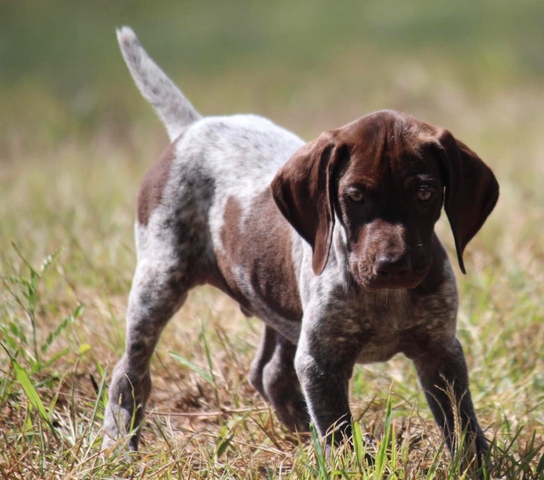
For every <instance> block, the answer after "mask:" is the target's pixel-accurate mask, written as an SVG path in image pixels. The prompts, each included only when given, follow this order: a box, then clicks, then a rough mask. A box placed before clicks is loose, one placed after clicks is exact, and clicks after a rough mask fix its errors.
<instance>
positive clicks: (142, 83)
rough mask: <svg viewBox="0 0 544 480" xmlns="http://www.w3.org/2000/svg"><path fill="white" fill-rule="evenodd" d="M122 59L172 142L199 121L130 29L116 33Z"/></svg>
mask: <svg viewBox="0 0 544 480" xmlns="http://www.w3.org/2000/svg"><path fill="white" fill-rule="evenodd" d="M117 40H118V41H119V46H120V47H121V52H122V53H123V58H124V59H125V62H126V64H127V66H128V69H129V70H130V73H131V75H132V78H133V79H134V82H135V83H136V86H137V87H138V89H139V90H140V92H141V94H142V95H143V96H144V98H145V99H146V100H148V101H149V102H150V103H151V105H153V107H154V108H155V111H156V112H157V114H158V115H159V118H160V119H161V120H162V122H163V123H164V125H165V126H166V130H167V131H168V136H169V137H170V140H172V141H174V140H175V139H176V138H177V137H178V136H179V134H180V133H181V132H182V130H183V129H184V128H185V127H187V126H188V125H190V124H191V123H194V122H196V121H197V120H198V119H200V118H202V117H201V115H200V114H199V113H198V112H197V111H196V110H195V108H194V107H193V106H192V105H191V102H189V100H187V99H186V98H185V96H184V95H183V93H181V91H180V90H179V88H178V87H176V85H175V84H174V82H172V80H170V79H169V78H168V77H167V76H166V74H165V73H164V72H163V71H162V70H161V69H160V68H159V67H158V66H157V64H156V63H155V62H154V61H153V60H151V58H150V57H149V55H148V54H147V52H146V51H145V50H144V48H143V47H142V45H141V44H140V42H139V41H138V38H136V35H135V34H134V32H133V31H132V29H131V28H129V27H122V28H120V29H118V30H117Z"/></svg>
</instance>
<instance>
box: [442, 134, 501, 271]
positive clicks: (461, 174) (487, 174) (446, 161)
mask: <svg viewBox="0 0 544 480" xmlns="http://www.w3.org/2000/svg"><path fill="white" fill-rule="evenodd" d="M438 141H439V143H440V145H441V146H442V149H443V151H442V153H443V155H442V157H443V158H442V163H443V167H444V171H445V174H446V200H445V205H444V209H445V210H446V214H447V216H448V220H449V221H450V225H451V229H452V231H453V238H454V239H455V248H456V250H457V259H458V261H459V267H460V268H461V271H462V272H463V273H466V271H465V265H464V263H463V251H464V250H465V247H466V246H467V244H468V242H470V240H471V239H472V238H473V237H474V235H476V233H478V230H480V228H481V227H482V225H483V224H484V222H485V220H486V218H487V217H488V215H489V214H490V213H491V212H492V211H493V208H494V207H495V204H496V203H497V200H498V198H499V184H498V182H497V179H496V178H495V175H493V172H492V171H491V169H490V168H489V167H488V166H487V165H486V164H485V163H484V162H483V161H482V160H480V158H479V157H478V155H476V154H475V153H474V152H473V151H472V150H471V149H470V148H468V147H467V146H466V145H465V144H464V143H463V142H460V141H458V140H456V139H455V138H454V137H453V135H452V134H451V133H450V132H448V131H447V130H443V131H442V132H441V134H440V135H439V139H438Z"/></svg>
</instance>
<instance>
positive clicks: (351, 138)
mask: <svg viewBox="0 0 544 480" xmlns="http://www.w3.org/2000/svg"><path fill="white" fill-rule="evenodd" d="M272 192H273V195H274V199H275V201H276V204H277V205H278V207H279V209H280V211H281V212H282V214H283V215H284V216H285V218H286V219H287V220H288V221H289V223H290V224H291V225H292V226H293V227H294V228H295V229H296V231H297V232H298V233H299V234H300V235H301V236H302V238H304V239H305V240H306V241H307V242H308V243H309V244H310V245H311V247H312V249H313V269H314V272H315V273H316V274H317V275H319V274H321V272H322V271H323V269H324V268H325V266H326V264H327V259H328V256H329V251H330V247H331V241H332V232H333V227H334V224H335V221H339V222H340V223H341V224H342V227H343V228H344V230H345V237H346V238H347V255H348V261H349V266H350V270H351V273H352V275H353V277H354V278H355V280H356V281H357V282H358V283H359V284H360V285H362V286H363V287H364V288H366V289H368V290H375V289H380V288H414V287H416V286H417V285H419V283H421V281H422V280H423V278H425V276H426V275H427V273H428V271H429V268H430V266H431V263H432V258H431V252H432V249H431V242H432V237H433V230H434V224H435V223H436V221H437V220H438V218H439V216H440V210H441V208H442V205H444V208H445V211H446V214H447V216H448V219H449V221H450V225H451V228H452V231H453V236H454V239H455V246H456V249H457V258H458V260H459V266H460V267H461V270H462V271H463V272H465V268H464V265H463V251H464V249H465V247H466V245H467V243H468V242H469V241H470V240H471V239H472V237H474V235H475V234H476V233H477V232H478V230H479V229H480V228H481V226H482V225H483V223H484V221H485V220H486V218H487V216H488V215H489V214H490V213H491V211H492V210H493V208H494V206H495V204H496V202H497V199H498V196H499V186H498V183H497V180H496V179H495V176H494V175H493V172H492V171H491V170H490V169H489V168H488V167H487V166H486V165H485V164H484V163H483V162H482V160H480V158H478V156H477V155H476V154H475V153H474V152H473V151H472V150H470V149H469V148H468V147H467V146H466V145H464V144H463V143H461V142H459V141H458V140H456V139H455V138H454V137H453V136H452V135H451V134H450V133H449V132H448V131H447V130H443V129H439V128H436V127H433V126H431V125H429V124H427V123H424V122H421V121H419V120H416V119H415V118H413V117H410V116H408V115H405V114H402V113H399V112H394V111H381V112H376V113H373V114H370V115H367V116H365V117H363V118H361V119H359V120H356V121H355V122H353V123H350V124H348V125H346V126H344V127H342V128H339V129H337V130H332V131H330V132H325V133H323V134H322V135H321V136H320V137H319V138H318V139H317V140H314V141H312V142H309V143H308V144H306V145H305V146H303V147H302V148H300V149H299V150H298V151H297V152H296V153H295V154H294V155H293V157H292V158H291V159H290V160H289V161H288V162H287V163H286V164H285V165H284V166H283V167H282V168H281V169H280V171H279V172H278V173H277V175H276V177H275V178H274V180H273V182H272Z"/></svg>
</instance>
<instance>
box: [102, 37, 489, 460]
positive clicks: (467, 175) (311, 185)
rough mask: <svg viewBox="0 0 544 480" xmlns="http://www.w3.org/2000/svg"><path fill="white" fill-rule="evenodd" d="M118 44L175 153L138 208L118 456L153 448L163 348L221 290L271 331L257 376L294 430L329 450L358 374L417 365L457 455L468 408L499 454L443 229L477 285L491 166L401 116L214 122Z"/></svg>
mask: <svg viewBox="0 0 544 480" xmlns="http://www.w3.org/2000/svg"><path fill="white" fill-rule="evenodd" d="M118 39H119V43H120V45H121V50H122V52H123V56H124V58H125V61H126V63H127V65H128V67H129V69H130V72H131V74H132V76H133V77H134V80H135V82H136V84H137V86H138V87H139V89H140V91H141V93H142V94H143V96H144V97H145V98H146V99H147V100H149V101H150V102H151V103H152V104H153V106H154V107H155V109H156V111H157V113H158V114H159V116H160V118H161V119H162V121H163V122H164V124H165V125H166V128H167V130H168V133H169V136H170V138H171V140H172V143H171V145H170V146H169V147H168V148H167V150H166V151H165V153H164V154H163V156H162V157H161V159H160V160H159V161H158V163H157V164H156V165H155V166H153V167H152V168H151V170H150V171H149V173H148V174H147V176H146V178H145V180H144V182H143V184H142V187H141V190H140V193H139V197H138V209H137V222H136V245H137V254H138V264H137V268H136V273H135V276H134V281H133V285H132V290H131V292H130V298H129V305H128V311H127V337H126V352H125V354H124V356H123V358H122V359H121V361H120V362H119V363H118V364H117V366H116V368H115V370H114V373H113V379H112V383H111V387H110V393H109V395H110V396H109V398H110V400H109V405H108V407H107V410H106V419H105V431H106V436H105V440H104V443H105V445H109V444H111V443H112V442H113V441H114V440H115V439H116V438H117V437H118V436H119V435H120V434H122V433H125V432H129V430H130V429H131V428H133V429H134V430H133V432H132V436H131V439H130V443H129V445H130V448H131V449H134V450H136V449H137V448H138V442H139V435H140V430H139V428H138V427H139V425H140V423H141V421H142V419H143V416H144V410H145V404H146V401H147V399H148V397H149V394H150V391H151V379H150V374H149V362H150V359H151V356H152V354H153V351H154V349H155V346H156V344H157V341H158V340H159V337H160V334H161V332H162V330H163V328H164V326H165V325H166V323H167V322H168V320H169V319H170V318H171V317H172V315H173V314H174V313H175V312H176V310H178V309H179V308H180V307H181V306H182V304H183V302H184V300H185V298H186V296H187V292H188V291H189V290H190V289H191V288H193V287H195V286H197V285H202V284H210V285H213V286H215V287H217V288H219V289H220V290H222V291H223V292H225V293H226V294H227V295H229V296H230V297H231V298H233V299H234V300H235V301H237V302H238V303H239V304H240V306H241V308H242V310H243V312H244V313H246V314H247V315H254V316H256V317H259V318H260V319H262V320H263V321H264V322H265V331H264V335H263V339H262V342H261V345H260V347H259V351H258V353H257V356H256V358H255V360H254V362H253V364H252V366H251V372H250V380H251V383H252V385H253V386H254V387H255V388H256V389H257V390H258V391H259V392H260V394H261V395H262V396H263V398H264V399H266V400H267V401H268V402H270V403H271V404H272V405H273V406H274V409H275V411H276V412H277V415H278V417H279V418H280V419H281V421H282V422H283V423H284V424H285V425H286V426H287V427H289V428H290V429H293V430H299V431H304V430H307V429H308V428H309V423H310V422H313V423H314V424H315V426H316V428H317V430H318V431H319V433H320V434H321V435H322V436H325V435H327V433H328V432H329V431H330V430H331V428H333V427H334V428H336V431H337V432H340V433H341V434H342V435H338V434H337V435H336V438H337V439H338V438H339V437H342V436H347V437H349V436H350V433H351V432H350V428H351V426H350V420H351V414H350V409H349V402H348V383H349V380H350V377H351V375H352V372H353V368H354V365H355V364H356V363H370V362H383V361H386V360H388V359H390V358H391V357H392V356H393V355H395V354H397V353H404V355H406V356H407V357H408V358H409V359H411V360H412V361H413V363H414V365H415V367H416V369H417V373H418V375H419V379H420V382H421V385H422V387H423V389H424V391H425V394H426V396H427V400H428V402H429V405H430V407H431V410H432V412H433V414H434V417H435V419H436V422H437V423H438V425H439V426H440V428H441V429H442V430H443V432H444V435H445V438H446V441H447V443H448V446H449V447H450V449H452V448H455V438H454V423H455V416H454V411H455V409H456V408H458V409H459V412H460V416H459V418H460V420H461V428H463V429H465V430H466V431H467V432H468V434H469V435H470V436H471V438H472V440H473V442H474V446H475V447H476V449H477V451H478V452H479V454H482V453H483V452H485V450H486V449H487V442H486V440H485V438H484V434H483V433H482V430H481V428H480V426H479V425H478V422H477V420H476V416H475V414H474V408H473V405H472V401H471V396H470V392H469V381H468V374H467V367H466V363H465V358H464V355H463V350H462V348H461V345H460V343H459V341H458V340H457V339H456V333H455V331H456V316H457V303H458V302H457V289H456V283H455V278H454V274H453V272H452V268H451V266H450V262H449V260H448V257H447V255H446V252H445V250H444V247H443V246H442V244H441V243H440V240H439V239H438V238H437V236H436V235H435V233H434V224H435V222H436V221H437V220H438V218H439V216H440V211H441V208H442V206H443V205H444V208H445V211H446V214H447V216H448V219H449V221H450V224H451V228H452V231H453V235H454V238H455V245H456V248H457V258H458V261H459V265H460V267H461V270H463V271H464V266H463V258H462V255H463V250H464V249H465V246H466V245H467V243H468V242H469V241H470V240H471V239H472V237H473V236H474V235H475V234H476V233H477V232H478V230H479V229H480V228H481V226H482V225H483V223H484V221H485V220H486V218H487V216H488V215H489V214H490V213H491V211H492V210H493V207H494V206H495V203H496V202H497V199H498V194H499V188H498V184H497V181H496V179H495V177H494V176H493V173H492V172H491V170H490V169H489V168H488V167H487V166H486V165H485V164H484V163H483V162H482V161H481V160H480V159H479V158H478V156H477V155H476V154H475V153H474V152H472V151H471V150H470V149H469V148H468V147H467V146H466V145H464V144H463V143H461V142H459V141H458V140H456V139H455V138H454V137H453V136H452V135H451V134H450V133H449V132H448V131H447V130H443V129H440V128H436V127H433V126H431V125H429V124H427V123H424V122H421V121H419V120H416V119H415V118H413V117H410V116H408V115H405V114H402V113H399V112H394V111H380V112H376V113H373V114H370V115H367V116H365V117H363V118H360V119H359V120H356V121H355V122H353V123H350V124H349V125H346V126H344V127H341V128H338V129H336V130H332V131H329V132H326V133H323V134H322V135H321V136H320V137H319V138H318V139H317V140H314V141H312V142H310V143H307V144H306V145H304V142H303V141H302V140H301V139H300V138H298V137H297V136H295V135H293V134H292V133H290V132H288V131H286V130H284V129H282V128H280V127H278V126H276V125H274V124H273V123H272V122H270V121H269V120H266V119H264V118H261V117H258V116H254V115H235V116H229V117H208V118H202V117H201V116H200V115H199V114H198V113H197V111H196V110H195V109H194V108H193V106H192V105H191V104H190V103H189V102H188V101H187V99H186V98H185V97H184V96H183V94H182V93H181V92H180V91H179V90H178V88H177V87H176V86H175V85H174V84H173V83H172V82H171V81H170V79H169V78H168V77H167V76H166V75H165V74H164V73H163V72H162V71H161V70H160V69H159V67H158V66H157V65H156V64H155V63H154V62H153V61H152V60H151V59H150V58H149V57H148V56H147V54H146V52H145V51H144V49H143V48H142V47H141V45H140V44H139V42H138V40H137V39H136V36H135V35H134V33H133V32H132V31H131V30H130V29H129V28H126V27H125V28H123V29H121V30H120V31H119V32H118ZM448 391H450V393H451V391H452V392H453V395H451V394H450V395H448V394H447V392H448ZM453 402H455V403H456V404H457V405H454V404H452V403H453Z"/></svg>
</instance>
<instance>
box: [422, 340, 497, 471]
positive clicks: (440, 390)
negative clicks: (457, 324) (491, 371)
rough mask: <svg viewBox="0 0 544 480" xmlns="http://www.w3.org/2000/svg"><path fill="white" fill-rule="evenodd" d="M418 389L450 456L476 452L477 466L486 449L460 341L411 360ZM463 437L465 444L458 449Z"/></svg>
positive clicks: (454, 341)
mask: <svg viewBox="0 0 544 480" xmlns="http://www.w3.org/2000/svg"><path fill="white" fill-rule="evenodd" d="M414 365H415V367H416V369H417V373H418V376H419V380H420V382H421V386H422V387H423V389H424V391H425V396H426V397H427V401H428V403H429V406H430V407H431V410H432V412H433V415H434V418H435V420H436V422H437V423H438V425H439V426H440V427H441V429H442V431H443V432H444V436H445V437H446V443H447V445H448V448H449V449H450V451H451V452H452V453H455V452H457V451H458V450H459V448H461V447H463V450H465V451H466V449H467V447H468V451H470V450H473V449H475V451H476V452H475V453H476V455H477V459H478V463H481V460H482V456H483V455H484V454H485V452H486V451H487V449H488V444H487V440H486V439H485V436H484V434H483V432H482V429H481V428H480V425H479V424H478V420H477V419H476V414H475V413H474V407H473V405H472V399H471V396H470V390H469V381H468V371H467V365H466V362H465V355H464V354H463V349H462V347H461V344H460V343H459V340H457V339H454V340H453V341H452V343H451V344H450V345H448V346H446V347H445V348H440V349H439V350H435V351H432V352H428V353H427V354H425V355H421V356H419V357H417V358H415V359H414ZM464 433H466V442H465V444H464V445H460V443H459V442H460V440H461V436H462V435H463V434H464Z"/></svg>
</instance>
